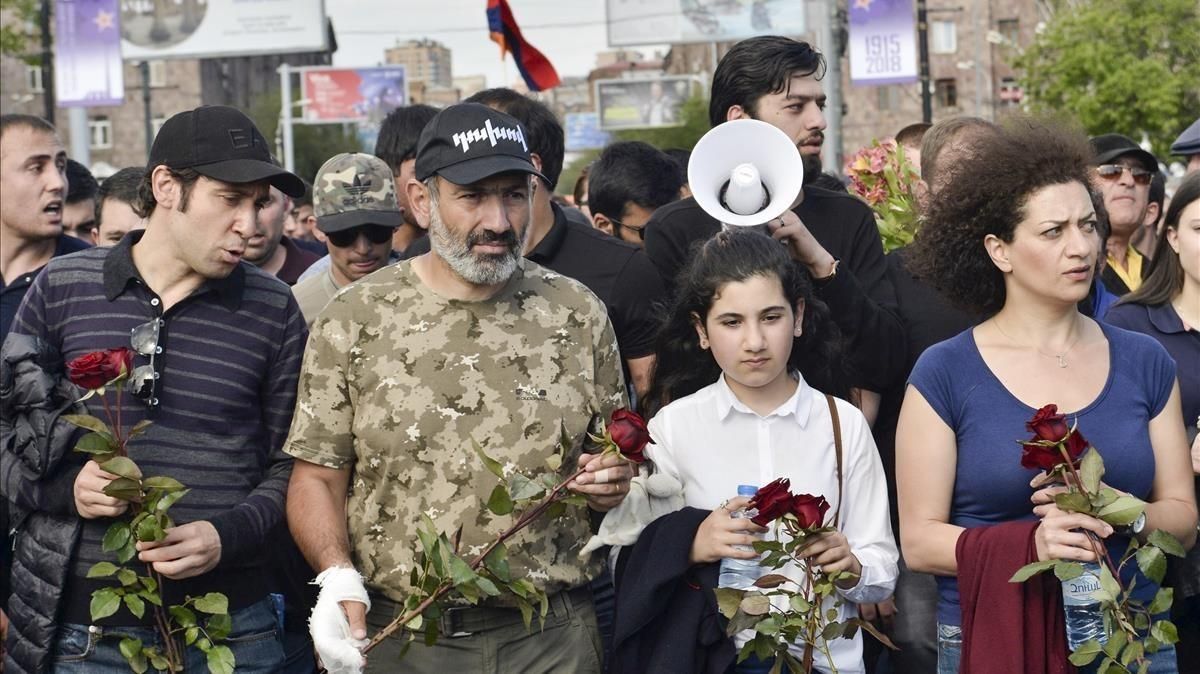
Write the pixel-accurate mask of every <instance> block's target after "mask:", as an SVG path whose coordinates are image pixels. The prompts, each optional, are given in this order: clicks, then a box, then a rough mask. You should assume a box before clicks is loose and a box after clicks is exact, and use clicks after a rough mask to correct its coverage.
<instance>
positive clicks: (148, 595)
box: [138, 578, 162, 608]
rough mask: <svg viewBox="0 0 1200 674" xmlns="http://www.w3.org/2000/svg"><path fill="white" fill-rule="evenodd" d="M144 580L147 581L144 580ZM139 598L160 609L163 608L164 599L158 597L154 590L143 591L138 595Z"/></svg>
mask: <svg viewBox="0 0 1200 674" xmlns="http://www.w3.org/2000/svg"><path fill="white" fill-rule="evenodd" d="M142 580H145V579H144V578H143V579H142ZM138 596H139V597H141V598H142V599H145V600H146V601H148V602H150V603H151V604H154V605H155V606H158V607H160V608H161V607H162V599H160V598H159V597H158V593H157V592H155V591H154V590H142V591H141V592H139V593H138Z"/></svg>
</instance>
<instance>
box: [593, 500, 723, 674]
mask: <svg viewBox="0 0 1200 674" xmlns="http://www.w3.org/2000/svg"><path fill="white" fill-rule="evenodd" d="M708 515H709V511H707V510H697V509H696V508H684V509H683V510H679V511H677V512H673V513H671V514H670V515H663V516H662V517H660V518H658V519H657V520H654V521H653V522H651V523H650V525H649V526H647V527H646V529H645V530H644V531H642V533H641V535H640V536H638V540H637V543H635V544H634V545H633V547H632V548H627V549H625V550H622V552H621V559H620V562H619V563H618V567H617V576H616V587H617V610H616V617H615V620H614V622H615V627H614V634H613V662H612V667H611V671H612V673H613V674H635V673H640V672H654V673H655V674H672V673H673V672H678V673H679V674H724V672H725V671H726V670H727V669H728V668H729V666H730V665H732V664H733V662H734V659H735V657H736V655H737V653H736V651H735V649H734V646H733V640H732V639H731V638H730V637H728V636H726V635H725V627H726V625H727V624H728V621H726V620H725V618H724V617H723V616H722V615H721V614H720V612H719V611H718V610H717V597H716V595H715V594H714V593H713V588H715V587H716V585H717V577H718V575H719V573H720V564H715V563H714V564H704V565H701V566H693V565H692V564H691V563H689V562H688V555H689V554H690V552H691V549H692V540H693V539H694V538H695V537H696V529H698V528H699V527H700V523H701V522H702V521H704V518H706V517H708Z"/></svg>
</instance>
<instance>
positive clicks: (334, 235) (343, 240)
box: [325, 225, 396, 248]
mask: <svg viewBox="0 0 1200 674" xmlns="http://www.w3.org/2000/svg"><path fill="white" fill-rule="evenodd" d="M395 231H396V230H395V229H393V228H391V227H384V226H383V225H362V226H359V227H352V228H350V229H343V230H342V231H340V232H330V233H328V234H326V235H325V236H327V237H329V243H332V244H333V245H335V246H337V247H338V248H346V247H347V246H353V245H354V243H355V242H356V241H358V236H359V235H360V234H361V235H363V236H365V237H367V241H370V242H371V243H373V244H376V245H378V244H381V243H384V242H385V241H391V240H392V233H393V232H395Z"/></svg>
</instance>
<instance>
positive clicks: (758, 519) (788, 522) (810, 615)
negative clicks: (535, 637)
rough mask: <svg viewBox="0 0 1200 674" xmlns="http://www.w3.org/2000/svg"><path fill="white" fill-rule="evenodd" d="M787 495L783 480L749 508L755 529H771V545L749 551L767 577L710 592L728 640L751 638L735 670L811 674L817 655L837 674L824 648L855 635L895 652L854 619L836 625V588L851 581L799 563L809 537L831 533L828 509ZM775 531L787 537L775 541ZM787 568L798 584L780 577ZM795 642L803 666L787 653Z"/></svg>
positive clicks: (807, 497)
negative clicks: (750, 666)
mask: <svg viewBox="0 0 1200 674" xmlns="http://www.w3.org/2000/svg"><path fill="white" fill-rule="evenodd" d="M789 488H790V482H789V480H788V479H787V478H779V479H776V480H775V481H773V482H771V483H770V484H768V485H766V486H765V487H762V488H761V489H759V490H758V492H757V493H756V494H755V495H754V498H753V500H752V501H751V505H752V507H754V508H755V509H757V510H758V514H757V515H755V516H754V517H752V518H751V519H750V521H752V522H754V523H755V524H757V525H759V526H768V525H770V524H771V523H774V526H775V533H776V535H775V536H774V538H775V539H776V540H765V541H756V542H755V543H754V550H755V552H758V553H763V554H764V556H763V559H762V562H761V564H762V566H764V567H766V568H768V569H772V570H773V572H772V573H768V574H766V575H764V576H762V577H760V578H759V579H758V580H757V581H755V583H754V586H755V587H756V588H757V589H755V590H737V589H733V588H724V587H722V588H717V589H716V594H717V606H718V607H719V609H720V611H721V614H722V615H724V616H725V617H726V618H728V619H729V626H728V628H727V633H728V634H729V636H733V635H735V634H737V633H738V632H741V631H742V630H746V629H751V630H754V636H753V637H752V638H751V639H750V640H749V641H747V642H746V644H745V645H744V646H742V649H741V651H740V652H739V653H738V662H741V661H742V660H745V659H746V658H748V657H750V654H751V653H753V654H755V655H756V656H758V658H759V659H762V660H766V659H768V658H774V659H775V663H776V664H775V668H774V669H772V670H771V671H772V672H777V671H780V667H781V666H782V665H787V667H788V669H789V670H790V671H792V672H801V671H803V672H809V673H811V672H812V671H813V659H814V655H815V654H814V649H816V650H819V651H820V652H821V655H823V656H824V658H825V660H826V662H827V663H828V666H829V669H830V670H831V671H833V672H834V674H837V667H836V666H835V665H834V664H833V658H832V656H831V655H830V653H829V641H830V640H831V639H839V638H847V639H848V638H852V637H853V636H854V634H855V633H856V632H857V631H858V630H859V628H862V629H863V630H865V631H867V632H870V633H871V634H872V635H873V636H875V638H877V639H879V640H880V641H881V642H882V643H883V644H884V645H886V646H888V647H889V648H892V649H895V646H894V645H893V644H892V642H891V641H890V640H889V639H888V638H887V637H886V636H884V635H883V634H882V633H880V632H879V631H878V630H877V629H875V627H874V626H873V625H871V624H870V623H868V622H866V621H865V620H861V619H859V618H852V619H850V620H847V621H845V622H837V617H838V615H839V611H838V607H839V606H840V605H841V599H840V598H839V596H838V595H837V592H836V589H835V586H834V583H836V582H838V581H841V580H847V579H852V578H855V576H854V575H853V574H851V573H848V572H844V571H843V572H839V573H835V574H827V573H825V572H823V571H822V570H820V569H819V568H814V566H813V565H812V564H810V563H809V562H808V560H807V559H805V558H804V556H803V550H804V547H805V546H806V545H808V544H809V543H811V542H812V540H813V539H814V538H815V537H817V536H820V535H822V534H825V533H829V532H832V531H836V529H835V528H834V527H833V526H832V523H828V522H826V519H825V515H826V513H828V511H829V502H828V501H826V500H825V497H824V496H813V495H811V494H792V493H791V491H790V489H789ZM780 530H782V532H783V533H785V534H786V536H779V535H778V534H779V533H780ZM785 539H786V540H785ZM790 564H794V565H795V567H797V568H799V569H800V570H801V571H802V574H803V575H802V577H800V578H792V577H789V576H788V575H786V573H784V571H783V570H784V569H785V567H787V566H788V565H790ZM773 597H779V598H780V599H781V601H775V602H773V601H772V598H773ZM827 600H830V601H832V607H831V608H828V610H826V607H825V602H826V601H827ZM781 607H782V608H781ZM800 642H803V643H804V644H805V649H804V659H803V662H800V661H798V660H797V659H796V658H795V657H794V656H793V655H792V654H791V652H790V651H789V646H790V645H791V644H793V643H800Z"/></svg>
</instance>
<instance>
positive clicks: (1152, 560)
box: [1137, 545, 1167, 584]
mask: <svg viewBox="0 0 1200 674" xmlns="http://www.w3.org/2000/svg"><path fill="white" fill-rule="evenodd" d="M1137 565H1138V568H1139V569H1141V570H1142V573H1144V574H1146V577H1147V578H1149V579H1150V580H1152V581H1154V582H1155V583H1156V584H1160V583H1162V580H1163V576H1164V575H1165V574H1166V573H1167V556H1166V555H1164V554H1163V551H1162V550H1160V549H1158V548H1156V547H1154V546H1153V545H1147V546H1146V547H1144V548H1141V549H1139V550H1138V551H1137Z"/></svg>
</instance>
